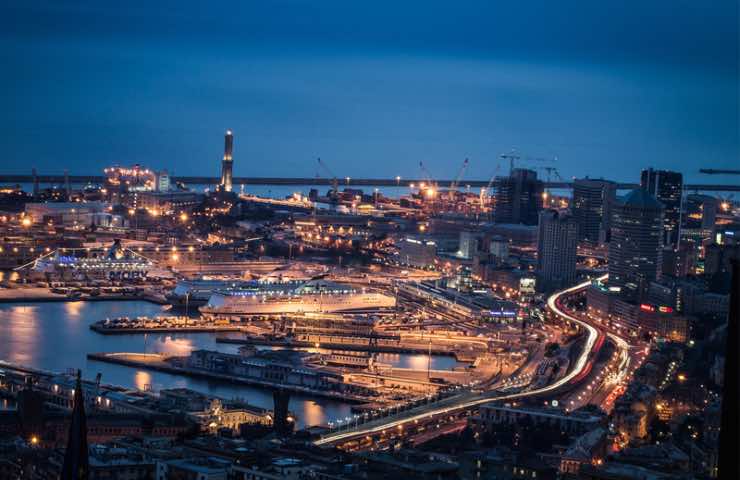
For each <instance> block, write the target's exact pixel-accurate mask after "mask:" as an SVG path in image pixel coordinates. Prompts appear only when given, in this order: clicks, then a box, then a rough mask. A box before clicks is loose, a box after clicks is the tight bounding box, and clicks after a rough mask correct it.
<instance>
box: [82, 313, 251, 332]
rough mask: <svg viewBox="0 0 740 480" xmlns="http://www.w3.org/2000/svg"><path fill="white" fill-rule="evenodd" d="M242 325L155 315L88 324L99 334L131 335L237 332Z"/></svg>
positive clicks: (198, 318) (240, 329)
mask: <svg viewBox="0 0 740 480" xmlns="http://www.w3.org/2000/svg"><path fill="white" fill-rule="evenodd" d="M243 329H244V327H243V326H242V325H238V324H232V323H229V322H224V321H214V320H208V319H206V318H204V317H197V318H194V317H187V316H182V315H181V316H176V315H172V316H157V317H135V318H128V317H120V318H114V319H110V318H107V319H105V320H100V321H98V322H95V323H93V324H91V325H90V330H92V331H93V332H96V333H99V334H101V335H131V334H137V333H139V334H142V333H218V332H239V331H242V330H243Z"/></svg>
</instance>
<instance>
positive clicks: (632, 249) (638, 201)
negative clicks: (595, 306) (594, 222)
mask: <svg viewBox="0 0 740 480" xmlns="http://www.w3.org/2000/svg"><path fill="white" fill-rule="evenodd" d="M662 251H663V205H662V204H661V203H660V202H659V201H657V200H656V199H655V198H654V197H653V196H652V195H650V193H648V191H647V190H644V189H641V188H640V189H637V190H633V191H632V192H630V193H629V194H628V195H627V196H626V197H624V198H623V199H618V200H617V201H616V202H615V204H614V206H613V207H612V220H611V240H610V241H609V286H610V287H614V288H619V289H621V290H623V291H625V294H626V295H627V296H628V297H629V296H630V295H631V296H633V297H634V296H635V294H640V293H641V292H644V291H645V289H646V288H647V286H648V285H649V284H650V282H651V281H652V280H656V279H658V278H660V274H661V271H660V268H661V263H662ZM638 296H639V295H638Z"/></svg>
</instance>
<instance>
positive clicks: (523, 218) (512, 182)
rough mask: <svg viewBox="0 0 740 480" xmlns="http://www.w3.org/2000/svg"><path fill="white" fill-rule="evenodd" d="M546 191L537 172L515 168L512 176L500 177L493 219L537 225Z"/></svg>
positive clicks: (497, 221)
mask: <svg viewBox="0 0 740 480" xmlns="http://www.w3.org/2000/svg"><path fill="white" fill-rule="evenodd" d="M544 191H545V184H544V183H543V182H542V181H541V180H537V172H535V171H533V170H526V169H522V168H515V169H514V170H512V172H511V175H510V176H508V177H503V178H499V179H498V185H497V187H496V193H495V204H494V208H493V220H494V221H495V222H496V223H523V224H524V225H537V216H538V215H539V213H540V210H542V202H543V197H542V195H543V193H544Z"/></svg>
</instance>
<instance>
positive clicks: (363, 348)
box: [216, 336, 475, 363]
mask: <svg viewBox="0 0 740 480" xmlns="http://www.w3.org/2000/svg"><path fill="white" fill-rule="evenodd" d="M216 343H229V344H237V345H264V346H270V347H281V348H287V349H290V348H317V347H318V348H324V349H327V350H349V351H356V352H375V353H419V354H425V355H426V354H429V353H431V354H432V355H448V356H451V357H455V360H457V361H458V362H467V363H470V362H473V361H475V356H472V355H470V354H469V353H467V352H460V351H456V350H454V349H451V348H445V347H440V346H435V345H432V347H431V349H430V347H429V346H428V345H401V344H399V345H378V344H373V343H371V342H369V341H368V342H367V343H332V342H312V341H306V340H296V339H277V338H269V337H263V336H249V337H246V338H230V337H216ZM317 344H318V345H317Z"/></svg>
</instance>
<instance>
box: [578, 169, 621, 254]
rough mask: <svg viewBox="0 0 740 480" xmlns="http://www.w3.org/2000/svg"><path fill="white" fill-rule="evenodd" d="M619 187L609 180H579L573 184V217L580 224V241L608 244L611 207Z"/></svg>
mask: <svg viewBox="0 0 740 480" xmlns="http://www.w3.org/2000/svg"><path fill="white" fill-rule="evenodd" d="M616 198H617V185H616V183H614V182H610V181H608V180H591V179H589V178H581V179H577V180H576V181H575V182H573V203H572V210H573V217H574V218H575V219H576V223H578V240H585V241H588V242H591V243H606V241H607V240H608V238H607V232H608V231H609V222H610V215H611V210H610V209H611V206H612V205H613V204H614V201H615V200H616Z"/></svg>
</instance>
